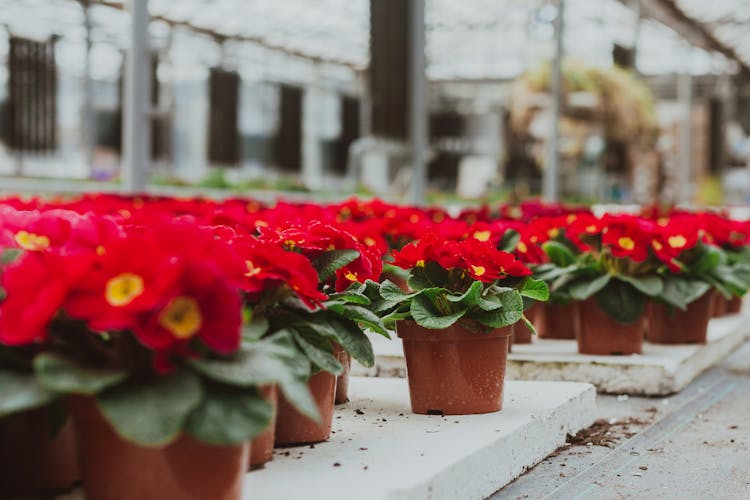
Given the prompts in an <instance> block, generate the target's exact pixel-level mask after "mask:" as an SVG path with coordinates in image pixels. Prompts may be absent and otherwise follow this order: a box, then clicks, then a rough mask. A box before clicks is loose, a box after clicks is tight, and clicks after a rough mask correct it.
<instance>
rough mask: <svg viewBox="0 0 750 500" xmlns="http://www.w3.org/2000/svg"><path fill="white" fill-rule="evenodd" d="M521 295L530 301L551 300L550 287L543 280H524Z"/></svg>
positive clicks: (529, 278)
mask: <svg viewBox="0 0 750 500" xmlns="http://www.w3.org/2000/svg"><path fill="white" fill-rule="evenodd" d="M520 292H521V295H522V296H524V297H528V298H530V299H534V300H539V301H546V300H549V287H548V286H547V283H545V282H544V281H542V280H536V279H534V278H531V277H528V278H526V279H524V280H523V285H522V287H521V290H520Z"/></svg>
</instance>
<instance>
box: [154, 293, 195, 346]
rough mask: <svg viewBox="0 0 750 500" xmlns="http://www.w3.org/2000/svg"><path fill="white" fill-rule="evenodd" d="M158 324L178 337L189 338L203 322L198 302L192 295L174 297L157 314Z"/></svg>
mask: <svg viewBox="0 0 750 500" xmlns="http://www.w3.org/2000/svg"><path fill="white" fill-rule="evenodd" d="M159 324H160V325H161V326H163V327H164V328H165V329H166V330H169V331H170V332H171V333H172V335H174V336H175V337H176V338H178V339H183V340H184V339H189V338H190V337H192V336H193V335H195V334H196V333H198V330H200V328H201V325H202V324H203V317H202V316H201V310H200V308H199V307H198V302H197V301H196V300H195V299H194V298H192V297H176V298H174V299H172V301H171V302H170V303H169V304H167V307H165V308H164V310H163V311H162V312H161V314H160V315H159Z"/></svg>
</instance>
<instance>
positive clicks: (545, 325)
mask: <svg viewBox="0 0 750 500" xmlns="http://www.w3.org/2000/svg"><path fill="white" fill-rule="evenodd" d="M537 306H538V308H537V311H536V314H535V315H534V328H536V333H537V335H539V338H540V339H575V338H576V331H577V330H578V325H579V320H578V307H576V305H575V303H574V302H570V303H568V304H552V303H549V302H547V303H544V304H537Z"/></svg>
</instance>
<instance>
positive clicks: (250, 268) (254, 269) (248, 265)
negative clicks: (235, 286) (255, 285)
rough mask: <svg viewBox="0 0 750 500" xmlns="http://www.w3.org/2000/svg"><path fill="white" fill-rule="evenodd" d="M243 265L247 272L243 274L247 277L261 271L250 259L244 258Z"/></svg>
mask: <svg viewBox="0 0 750 500" xmlns="http://www.w3.org/2000/svg"><path fill="white" fill-rule="evenodd" d="M245 267H246V268H247V272H246V273H245V276H247V277H248V278H252V277H253V276H255V275H256V274H259V273H260V272H261V268H260V267H256V266H255V264H253V261H252V260H246V261H245Z"/></svg>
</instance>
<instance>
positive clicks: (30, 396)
mask: <svg viewBox="0 0 750 500" xmlns="http://www.w3.org/2000/svg"><path fill="white" fill-rule="evenodd" d="M56 397H57V395H56V394H55V393H53V392H52V391H49V390H47V389H45V388H44V387H42V386H41V385H40V384H39V382H38V381H37V380H36V378H35V377H34V374H33V373H30V372H25V373H24V372H18V371H15V370H0V417H4V416H6V415H11V414H13V413H18V412H22V411H26V410H32V409H34V408H39V407H42V406H46V405H48V404H50V403H51V402H52V401H54V400H55V398H56Z"/></svg>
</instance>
